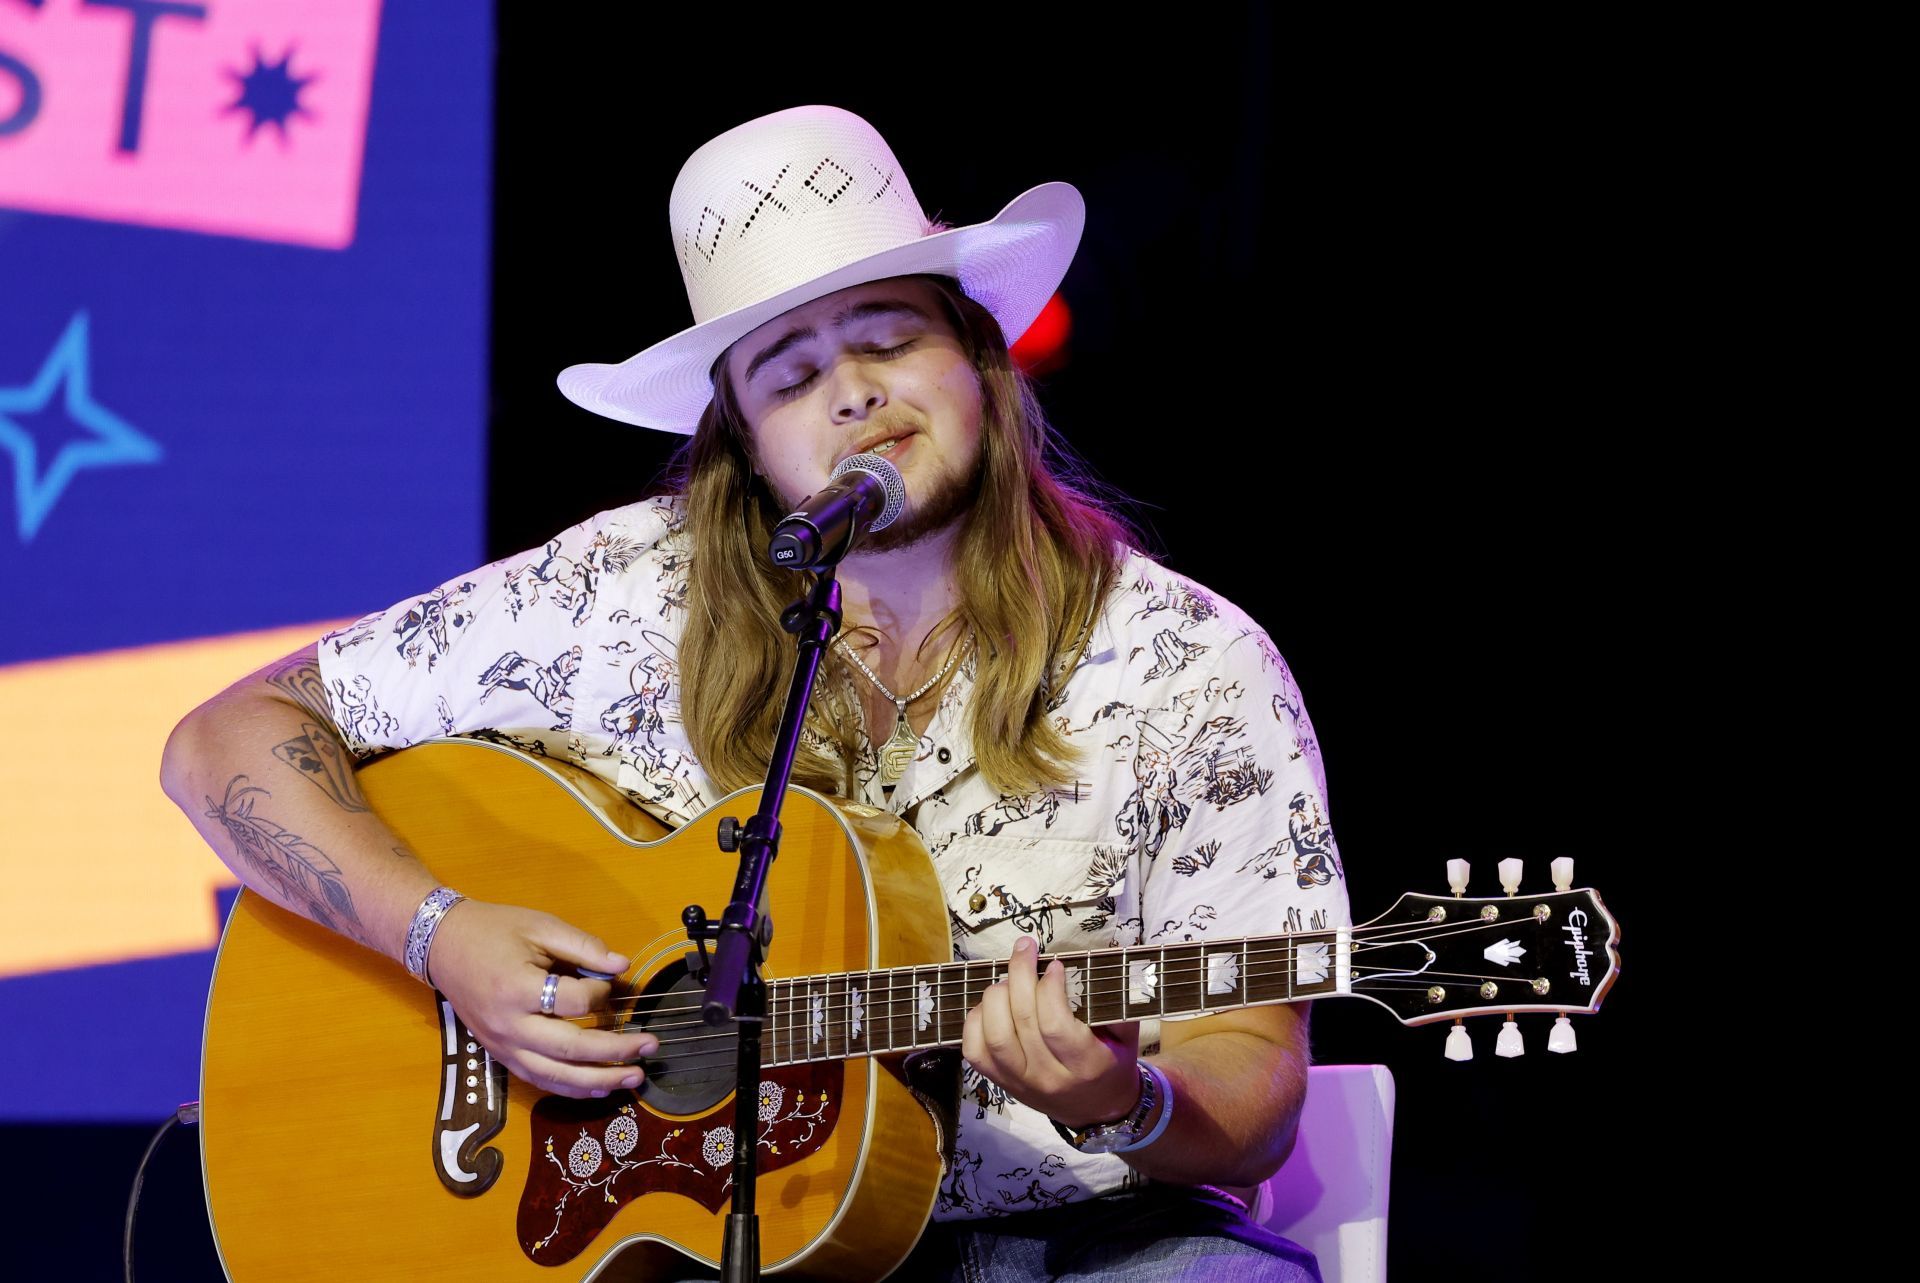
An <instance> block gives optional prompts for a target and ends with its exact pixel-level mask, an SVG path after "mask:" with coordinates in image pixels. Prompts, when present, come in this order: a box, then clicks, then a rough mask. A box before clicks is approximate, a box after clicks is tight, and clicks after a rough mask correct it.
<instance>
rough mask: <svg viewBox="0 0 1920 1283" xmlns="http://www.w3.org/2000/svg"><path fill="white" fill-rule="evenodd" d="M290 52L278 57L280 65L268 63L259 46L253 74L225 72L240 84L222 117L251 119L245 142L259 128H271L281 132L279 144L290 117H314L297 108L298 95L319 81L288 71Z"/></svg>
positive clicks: (223, 110)
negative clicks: (244, 115) (233, 114)
mask: <svg viewBox="0 0 1920 1283" xmlns="http://www.w3.org/2000/svg"><path fill="white" fill-rule="evenodd" d="M292 62H293V50H292V49H291V48H289V49H288V50H287V51H286V52H285V53H283V54H281V55H280V61H279V62H268V61H267V60H266V59H265V58H264V57H262V56H261V53H260V46H258V45H255V46H254V47H253V70H252V71H248V72H245V73H241V72H238V71H235V70H233V69H232V68H231V67H229V68H228V69H227V74H228V75H229V76H231V77H233V78H234V79H235V80H237V81H239V82H240V96H239V97H238V98H236V99H234V100H233V101H232V102H230V103H228V104H227V105H226V106H225V107H224V108H223V109H222V110H221V113H220V114H221V115H226V114H227V113H228V112H235V111H245V112H247V113H248V114H249V115H251V116H252V117H253V119H252V120H251V121H250V122H248V124H247V141H248V142H252V141H253V135H254V132H255V131H256V130H258V129H259V128H260V126H262V125H272V126H273V127H274V128H275V129H278V130H279V131H280V142H281V144H282V145H285V143H286V141H287V120H288V118H289V117H291V116H296V115H298V116H306V117H308V118H311V117H312V115H313V113H312V112H310V111H308V110H307V109H306V108H305V107H303V106H301V105H300V91H301V90H302V89H305V88H306V87H307V86H308V85H310V84H312V83H313V82H314V81H315V80H316V79H317V78H318V77H315V76H304V77H296V76H295V75H294V74H293V72H292V71H291V70H289V66H290V64H291V63H292Z"/></svg>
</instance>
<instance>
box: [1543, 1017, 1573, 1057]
mask: <svg viewBox="0 0 1920 1283" xmlns="http://www.w3.org/2000/svg"><path fill="white" fill-rule="evenodd" d="M1574 1045H1575V1044H1574V1041H1573V1022H1572V1021H1571V1020H1568V1019H1567V1018H1566V1017H1565V1016H1562V1017H1560V1019H1558V1020H1556V1021H1554V1022H1553V1032H1552V1033H1550V1034H1548V1035H1547V1050H1548V1051H1557V1052H1561V1053H1565V1052H1569V1051H1572V1050H1573V1049H1574Z"/></svg>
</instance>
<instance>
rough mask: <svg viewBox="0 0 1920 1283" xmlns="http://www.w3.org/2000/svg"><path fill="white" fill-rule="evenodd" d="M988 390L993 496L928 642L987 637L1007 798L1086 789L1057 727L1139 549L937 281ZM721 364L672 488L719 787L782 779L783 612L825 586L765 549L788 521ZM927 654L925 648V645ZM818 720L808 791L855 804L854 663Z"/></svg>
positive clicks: (980, 325) (699, 713) (700, 719)
mask: <svg viewBox="0 0 1920 1283" xmlns="http://www.w3.org/2000/svg"><path fill="white" fill-rule="evenodd" d="M924 279H926V280H928V281H929V282H930V283H932V285H933V286H934V287H935V289H936V291H937V292H938V293H939V295H940V296H941V298H942V300H943V303H944V305H945V307H946V308H947V313H948V319H949V320H950V321H952V323H953V325H954V328H955V330H956V331H957V332H958V334H959V336H960V340H961V344H962V346H963V347H964V348H965V350H966V353H967V356H968V358H969V360H970V361H971V362H972V363H973V367H974V369H975V371H977V373H978V375H979V378H980V385H981V391H982V394H983V395H982V409H981V414H982V419H983V422H982V425H981V427H982V431H981V460H980V475H979V485H978V489H977V491H976V494H975V497H974V502H973V506H972V509H971V511H970V513H969V514H968V515H967V516H966V517H965V518H964V521H965V525H964V527H963V529H962V530H961V532H960V535H959V537H958V539H957V540H956V541H955V544H954V552H953V562H954V564H953V571H954V580H955V583H956V586H957V587H958V589H959V595H960V602H959V605H958V606H957V607H956V608H955V611H954V613H953V614H952V615H950V616H949V617H948V618H947V619H945V620H943V621H942V622H941V623H940V624H939V625H938V626H936V627H935V628H934V629H933V631H932V632H931V633H929V634H928V641H931V640H932V639H933V638H934V637H939V636H942V635H947V636H964V635H965V632H964V629H963V630H961V631H960V632H958V633H955V632H954V631H953V628H952V625H954V624H956V623H958V624H962V625H965V626H966V627H970V628H971V629H972V630H973V633H974V635H975V637H976V639H977V641H976V644H977V647H978V653H977V655H976V657H975V660H974V663H975V665H976V668H975V679H974V689H973V695H972V701H971V712H970V714H969V725H968V731H969V733H970V735H971V739H972V744H973V751H974V760H975V763H976V764H977V765H978V766H979V768H980V770H981V772H982V773H983V774H984V775H985V776H986V778H987V780H988V781H989V782H991V783H992V784H993V785H994V787H996V788H997V789H999V790H1000V791H1001V792H1002V793H1006V794H1012V795H1017V794H1025V793H1030V792H1033V791H1035V790H1038V789H1042V788H1046V787H1049V786H1052V785H1059V784H1065V783H1068V782H1069V781H1071V780H1072V779H1073V767H1074V762H1073V760H1072V758H1073V750H1072V749H1071V748H1070V747H1069V746H1068V744H1067V742H1066V740H1065V738H1064V737H1063V736H1062V735H1061V734H1060V732H1059V730H1058V729H1056V728H1055V726H1054V725H1053V723H1052V722H1051V721H1050V720H1049V719H1048V717H1047V699H1048V695H1049V693H1050V692H1051V691H1053V690H1054V688H1055V687H1056V686H1057V685H1058V683H1059V682H1060V680H1061V679H1062V677H1063V675H1064V671H1063V670H1065V668H1066V665H1067V663H1068V662H1070V661H1072V660H1074V659H1075V658H1077V656H1075V655H1070V654H1068V653H1067V652H1068V650H1069V648H1071V647H1074V646H1076V645H1079V646H1084V644H1085V637H1084V636H1083V625H1084V624H1085V623H1086V622H1087V621H1088V619H1089V618H1090V617H1091V616H1092V615H1093V613H1094V611H1095V609H1096V608H1097V607H1098V605H1099V604H1100V603H1101V602H1102V601H1103V600H1104V599H1105V596H1106V594H1107V592H1108V591H1109V590H1110V589H1111V588H1112V585H1113V578H1114V575H1115V572H1116V569H1117V567H1118V565H1119V561H1120V558H1121V556H1122V555H1123V554H1124V549H1125V546H1126V545H1128V544H1137V543H1138V542H1139V541H1138V538H1137V536H1136V535H1135V534H1134V532H1133V531H1132V530H1131V528H1130V527H1129V526H1128V524H1127V522H1126V521H1125V520H1124V519H1123V518H1122V517H1121V516H1119V515H1118V513H1117V512H1116V511H1115V510H1114V506H1113V504H1112V501H1111V500H1110V499H1108V498H1107V497H1106V495H1107V492H1105V491H1104V490H1103V489H1102V488H1100V487H1099V486H1097V485H1096V484H1095V483H1093V482H1092V481H1090V479H1089V478H1088V477H1087V475H1086V473H1085V470H1084V468H1083V467H1082V466H1081V465H1080V464H1079V463H1078V462H1077V461H1076V460H1075V459H1074V457H1073V456H1072V454H1071V453H1070V452H1069V451H1068V450H1067V449H1066V447H1065V446H1064V444H1063V443H1061V442H1060V441H1059V440H1058V439H1057V438H1056V437H1055V436H1054V434H1053V431H1052V429H1051V428H1050V427H1049V426H1048V424H1047V421H1046V418H1045V416H1044V414H1043V413H1042V411H1041V409H1040V405H1039V402H1038V400H1037V399H1036V398H1035V396H1034V393H1033V387H1032V384H1031V383H1030V382H1029V381H1028V379H1027V377H1026V375H1025V374H1024V373H1023V372H1022V371H1021V370H1020V369H1019V368H1018V367H1016V366H1015V365H1014V364H1013V361H1012V359H1011V358H1010V357H1009V355H1008V352H1007V343H1006V338H1005V335H1004V334H1003V332H1002V331H1001V329H1000V324H999V322H998V321H996V320H995V319H994V316H993V314H992V313H991V312H989V311H987V310H986V309H985V308H984V307H982V306H980V305H979V304H978V303H976V302H974V301H973V300H972V299H971V298H968V297H967V295H966V294H965V293H963V292H962V291H961V289H960V286H959V283H958V282H956V281H954V280H953V279H952V278H950V277H940V276H934V277H927V278H924ZM725 359H726V358H725V356H724V355H723V356H722V357H721V359H720V361H718V362H716V363H715V367H714V368H715V372H716V376H717V377H716V378H715V380H714V397H713V401H712V403H711V404H709V405H708V407H707V410H706V412H705V413H704V414H703V415H702V416H701V418H700V425H699V427H698V428H697V429H696V430H695V432H694V434H693V437H692V439H691V440H690V441H689V442H688V443H687V445H686V446H685V447H683V448H682V449H681V451H680V452H679V453H678V454H677V455H676V456H675V457H674V460H673V463H672V465H671V466H670V469H669V472H668V474H667V482H668V484H669V485H670V486H671V487H672V488H673V489H674V490H675V491H676V492H678V493H679V494H682V495H684V496H685V497H686V505H687V525H688V534H689V535H690V536H691V553H692V556H691V564H690V565H689V567H688V594H687V606H688V621H687V627H686V631H685V633H684V635H683V636H682V638H681V641H680V646H679V660H680V682H681V692H680V700H681V709H682V713H683V715H684V717H685V719H686V728H687V733H688V737H689V738H690V739H691V741H692V744H693V751H694V753H695V754H696V755H697V756H698V757H699V759H700V762H701V764H702V766H704V767H705V769H706V773H707V776H708V778H709V779H711V780H712V781H713V783H714V785H715V787H716V788H718V789H719V790H721V791H722V792H728V791H731V790H733V789H736V788H739V787H741V786H743V785H746V784H751V783H755V782H758V781H760V780H762V779H764V778H765V775H766V762H767V758H768V756H769V754H770V752H771V749H772V745H773V736H774V732H775V729H776V728H777V725H778V723H779V718H780V709H781V706H782V704H783V703H784V701H785V698H786V689H787V683H788V680H789V675H790V673H791V671H792V667H793V654H794V648H793V643H792V640H791V639H790V638H789V637H788V635H787V634H786V633H785V632H783V631H782V630H781V627H780V615H781V612H782V611H783V610H785V609H786V607H787V606H788V605H789V604H790V603H792V602H794V601H795V600H798V599H799V598H800V597H802V596H804V595H805V594H806V591H807V582H808V581H807V576H805V575H804V574H803V573H801V572H798V571H791V570H777V569H775V568H773V567H772V566H771V565H769V564H768V563H767V560H766V556H765V549H766V546H767V542H768V540H769V539H770V538H771V537H772V534H773V527H774V525H775V523H777V522H778V521H779V520H780V519H781V518H782V517H783V516H785V515H786V512H785V509H784V508H783V507H782V506H781V504H780V500H779V499H778V497H777V496H775V495H774V494H773V493H772V491H771V490H770V489H769V488H768V487H767V486H766V484H765V483H764V482H763V481H761V480H760V479H759V478H758V477H757V476H756V475H755V473H754V469H753V464H752V437H751V434H750V433H749V431H748V428H747V425H746V419H745V416H744V415H743V414H742V413H741V412H740V408H739V405H738V403H737V401H736V400H735V398H734V395H733V389H732V385H731V380H730V379H728V378H726V377H725V373H724V371H725ZM924 644H925V643H923V645H924ZM828 664H830V665H833V666H834V668H835V670H836V671H833V672H830V671H828V669H827V668H826V666H825V665H823V671H822V675H821V680H820V681H818V682H817V683H816V684H815V687H814V697H813V701H812V705H811V707H810V708H809V710H808V722H807V731H808V734H807V735H806V736H805V737H804V742H803V744H802V752H801V754H800V755H799V759H798V761H797V762H796V764H795V767H794V780H795V781H796V782H797V783H804V784H808V785H810V786H813V787H816V788H821V789H824V790H826V791H828V792H833V793H840V794H847V795H851V794H853V793H854V792H855V791H856V790H855V788H854V780H853V764H854V750H853V742H854V736H853V726H852V724H851V721H852V719H853V718H854V717H857V716H858V714H857V713H856V712H855V711H854V710H853V709H851V708H848V707H845V706H844V705H845V701H844V700H842V699H840V698H839V697H838V696H837V694H836V693H835V692H836V688H837V687H840V686H841V685H842V682H841V681H840V680H839V678H840V677H841V676H842V674H843V673H844V668H843V667H842V661H841V660H840V659H839V657H838V656H837V655H834V654H833V653H832V652H829V660H828Z"/></svg>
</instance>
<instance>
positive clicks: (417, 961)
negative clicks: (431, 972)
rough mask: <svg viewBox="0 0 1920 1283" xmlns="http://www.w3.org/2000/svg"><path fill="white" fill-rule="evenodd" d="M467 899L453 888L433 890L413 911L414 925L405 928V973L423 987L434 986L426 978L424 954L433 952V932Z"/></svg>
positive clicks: (427, 977)
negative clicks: (408, 972)
mask: <svg viewBox="0 0 1920 1283" xmlns="http://www.w3.org/2000/svg"><path fill="white" fill-rule="evenodd" d="M466 898H467V897H465V896H464V895H461V894H460V893H459V892H458V891H455V890H454V889H453V888H452V887H435V888H434V889H433V890H432V891H431V892H429V893H428V894H427V898H426V899H424V900H422V901H421V902H420V907H419V908H417V909H415V910H414V911H413V922H412V923H411V924H410V925H409V926H408V927H407V951H406V956H405V962H406V964H407V970H408V971H410V972H412V973H413V976H414V978H415V979H416V980H418V981H420V982H421V983H422V984H426V985H431V984H432V983H433V980H432V979H431V978H430V977H429V976H428V975H427V954H428V953H429V952H431V951H432V949H433V933H434V932H436V931H438V930H439V929H440V921H441V919H443V918H445V917H446V916H447V910H448V909H451V908H452V907H453V906H454V905H456V904H458V903H460V902H461V901H462V900H464V899H466Z"/></svg>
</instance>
